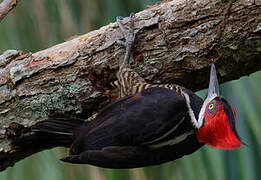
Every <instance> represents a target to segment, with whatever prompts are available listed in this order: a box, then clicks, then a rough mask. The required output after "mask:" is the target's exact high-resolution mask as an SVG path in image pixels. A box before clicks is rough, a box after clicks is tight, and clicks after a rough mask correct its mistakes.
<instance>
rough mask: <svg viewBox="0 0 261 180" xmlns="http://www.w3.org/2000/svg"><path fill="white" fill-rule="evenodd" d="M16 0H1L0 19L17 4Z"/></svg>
mask: <svg viewBox="0 0 261 180" xmlns="http://www.w3.org/2000/svg"><path fill="white" fill-rule="evenodd" d="M17 3H18V0H3V1H2V2H1V4H0V21H1V20H2V19H3V18H4V17H5V16H6V15H7V14H8V13H9V12H10V11H11V10H12V9H13V8H14V7H15V6H16V5H17Z"/></svg>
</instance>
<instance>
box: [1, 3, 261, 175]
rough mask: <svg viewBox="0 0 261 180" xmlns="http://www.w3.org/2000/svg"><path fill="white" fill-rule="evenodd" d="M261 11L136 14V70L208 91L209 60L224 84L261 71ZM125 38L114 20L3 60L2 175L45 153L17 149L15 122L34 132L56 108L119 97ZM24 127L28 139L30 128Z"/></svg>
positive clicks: (75, 110)
mask: <svg viewBox="0 0 261 180" xmlns="http://www.w3.org/2000/svg"><path fill="white" fill-rule="evenodd" d="M260 14H261V8H260V4H258V3H257V1H256V2H254V1H245V0H238V1H236V2H234V3H231V2H229V1H223V0H217V1H209V0H202V1H197V0H195V1H193V0H192V1H186V0H179V1H171V2H167V3H162V4H157V5H156V6H153V7H151V8H149V9H146V10H144V11H142V12H139V13H137V14H136V15H135V17H136V19H135V31H136V32H137V36H136V37H137V43H136V46H135V56H134V60H135V63H134V64H133V68H134V69H135V70H136V71H137V72H138V73H139V74H140V75H141V76H142V77H144V78H145V79H146V80H147V81H148V82H149V83H176V84H180V85H183V86H185V87H187V88H190V89H192V90H194V91H196V90H200V89H203V88H205V87H207V83H208V73H209V66H210V64H211V63H215V64H216V67H217V71H218V72H219V75H220V77H219V78H220V81H221V82H226V81H229V80H232V79H237V78H239V77H241V76H244V75H248V74H250V73H253V72H255V71H258V70H260V69H261V61H260V59H261V47H260V44H261V19H260ZM123 22H125V23H126V22H127V19H125V21H123ZM119 38H122V37H121V35H120V32H119V29H118V25H117V24H116V23H111V24H109V25H107V26H104V27H102V28H100V29H99V30H96V31H93V32H90V33H87V34H85V35H82V36H79V37H77V38H75V39H72V40H70V41H67V42H64V43H62V44H58V45H56V46H53V47H51V48H48V49H46V50H43V51H40V52H36V53H33V54H31V53H28V54H22V53H21V52H19V51H16V50H13V51H8V52H5V53H4V54H3V55H2V56H0V168H1V169H2V170H3V169H5V168H6V167H8V166H11V165H13V164H14V163H15V162H17V161H19V160H20V159H22V158H25V157H27V156H29V155H31V154H32V153H35V152H37V151H40V150H39V149H29V150H28V149H19V148H15V147H14V146H12V145H11V143H10V139H8V138H7V136H6V131H5V128H6V127H8V126H9V125H10V124H11V123H12V122H17V123H19V124H22V125H24V126H25V127H30V126H31V125H33V124H35V123H36V122H37V121H39V120H41V119H43V118H45V117H46V116H47V115H48V112H49V110H50V109H55V110H58V111H62V112H64V113H71V114H76V115H77V116H80V117H83V118H88V117H89V116H91V115H92V113H93V112H95V111H98V110H99V109H100V108H101V107H103V106H104V105H105V104H107V103H109V102H110V101H112V100H114V99H115V98H116V97H117V92H118V90H115V89H112V87H110V83H111V82H112V81H114V80H116V72H117V70H118V63H119V60H120V59H121V58H123V55H124V50H123V49H121V48H119V47H118V46H117V45H116V43H115V41H116V40H117V39H119ZM11 125H12V124H11ZM21 129H22V130H21V131H20V133H21V134H23V132H25V131H26V128H23V127H22V128H21ZM18 135H19V134H18Z"/></svg>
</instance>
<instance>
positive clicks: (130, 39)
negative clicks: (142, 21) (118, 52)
mask: <svg viewBox="0 0 261 180" xmlns="http://www.w3.org/2000/svg"><path fill="white" fill-rule="evenodd" d="M134 17H135V14H134V13H131V14H130V16H129V18H130V19H129V30H128V32H127V31H126V29H125V28H124V26H123V24H122V22H121V20H122V19H123V18H122V17H121V16H118V17H117V18H116V21H117V23H118V25H119V28H120V32H121V33H122V35H123V36H124V38H125V42H123V41H121V40H116V42H117V43H118V44H119V45H121V46H124V47H125V48H126V53H125V56H124V60H123V62H122V63H121V64H120V69H121V68H122V67H123V66H124V65H125V64H129V63H131V62H133V55H132V49H133V45H134V41H135V33H134Z"/></svg>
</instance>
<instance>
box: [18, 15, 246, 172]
mask: <svg viewBox="0 0 261 180" xmlns="http://www.w3.org/2000/svg"><path fill="white" fill-rule="evenodd" d="M121 19H122V18H119V17H118V18H117V22H118V25H119V28H120V31H121V33H122V34H123V36H124V38H125V42H123V41H120V40H118V41H117V42H118V43H119V44H121V45H123V46H125V48H126V53H125V57H124V59H123V62H121V63H120V67H119V72H118V73H117V77H118V87H119V88H120V98H119V99H117V100H116V101H114V102H112V103H111V104H109V105H108V106H106V107H105V108H103V109H102V110H101V111H100V112H99V113H98V114H97V116H96V117H95V118H94V119H93V120H92V121H87V120H85V119H80V118H76V117H71V116H68V115H64V114H58V113H57V114H54V115H50V117H48V119H47V120H43V121H40V122H38V123H36V124H35V125H33V126H32V127H31V131H32V132H33V136H31V137H30V138H27V139H24V140H22V141H23V144H28V143H31V144H34V146H35V147H36V148H43V147H44V148H52V147H56V146H63V147H68V148H70V151H69V155H68V156H66V157H64V158H62V159H61V160H62V161H64V162H67V163H73V164H89V165H94V166H98V167H103V168H115V169H126V168H138V167H145V166H152V165H159V164H162V163H165V162H169V161H173V160H176V159H178V158H181V157H183V156H185V155H189V154H192V153H193V152H195V151H197V150H198V149H200V148H201V147H202V146H204V145H205V144H206V145H208V146H210V147H213V148H220V149H224V150H230V149H235V148H238V147H240V146H241V145H243V144H244V143H243V142H242V140H241V138H240V137H239V135H238V132H237V130H236V114H235V110H234V108H233V107H232V106H231V105H230V104H229V103H228V101H227V100H226V99H225V98H223V97H222V96H221V95H220V92H219V83H218V79H217V72H216V68H215V65H214V64H212V65H211V68H210V79H209V87H208V93H207V96H206V98H205V99H204V100H203V99H202V98H200V97H199V96H197V95H196V94H195V93H194V92H192V91H191V90H189V89H187V88H185V87H182V86H179V85H164V84H163V85H153V84H148V83H146V82H145V81H144V79H143V78H141V77H140V76H139V75H138V73H137V72H135V71H133V70H132V69H131V68H130V67H129V66H130V65H129V64H130V61H131V58H132V55H131V53H132V49H133V45H134V41H135V34H134V30H133V26H134V15H133V14H131V15H130V17H129V23H130V26H129V32H127V31H126V30H125V29H124V27H123V25H122V24H121ZM22 141H21V142H22Z"/></svg>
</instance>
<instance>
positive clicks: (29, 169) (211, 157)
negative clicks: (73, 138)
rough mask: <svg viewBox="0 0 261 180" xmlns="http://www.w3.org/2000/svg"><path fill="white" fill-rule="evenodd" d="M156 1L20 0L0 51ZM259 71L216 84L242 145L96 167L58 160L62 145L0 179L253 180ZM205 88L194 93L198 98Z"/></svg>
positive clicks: (257, 160) (2, 26)
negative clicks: (135, 164)
mask: <svg viewBox="0 0 261 180" xmlns="http://www.w3.org/2000/svg"><path fill="white" fill-rule="evenodd" d="M155 2H156V0H154V1H152V0H125V1H123V0H96V1H95V0H56V1H53V0H27V1H20V2H19V5H18V7H16V8H15V9H14V10H13V11H12V12H11V13H10V14H9V15H8V16H7V17H6V18H5V19H4V20H3V21H2V22H1V23H0V42H1V43H0V52H3V51H4V50H7V49H21V50H23V51H25V52H29V51H31V52H36V51H39V50H41V49H44V48H47V47H49V46H52V45H55V44H57V43H60V42H63V41H64V40H65V39H66V38H68V37H70V36H73V35H77V34H83V33H86V32H88V31H91V30H94V29H98V28H99V27H101V26H103V25H106V24H108V23H110V22H114V20H115V17H116V16H118V15H121V16H128V15H129V13H130V12H138V11H140V10H142V9H145V8H146V6H147V5H149V4H153V3H155ZM260 75H261V72H257V73H255V74H253V75H251V76H250V77H243V78H241V79H240V80H237V81H232V82H229V83H226V84H224V85H222V87H221V92H222V94H223V96H224V97H226V98H227V99H228V100H229V101H230V102H231V104H233V105H234V107H235V109H236V112H237V128H238V131H239V134H240V135H241V137H242V139H243V141H244V142H246V143H247V146H243V147H241V148H239V149H237V150H234V151H222V150H216V149H212V148H210V147H207V146H205V147H203V148H201V150H199V151H197V152H196V153H194V154H192V155H189V156H186V157H183V158H181V159H179V160H176V161H173V162H169V163H165V164H163V165H160V166H153V167H147V168H139V169H131V170H111V169H102V168H97V167H93V166H89V165H71V164H65V163H61V162H60V161H59V157H63V156H65V154H66V153H67V150H65V149H64V148H56V149H54V150H48V151H44V152H40V153H38V154H35V155H33V156H31V157H29V158H27V159H25V160H23V161H20V162H19V163H17V164H16V165H15V166H14V167H13V168H8V169H7V170H6V171H4V172H2V173H0V179H1V180H17V179H19V180H34V179H37V180H46V179H51V180H76V179H77V180H94V179H95V180H105V179H106V180H123V179H124V180H131V179H135V180H161V179H175V180H181V179H193V180H197V179H198V180H207V179H211V180H220V179H222V180H224V179H229V180H243V179H248V180H258V179H259V178H260V177H261V172H260V168H261V155H260V153H261V141H260V139H261V131H260V129H259V128H260V127H261V121H260V118H259V117H261V111H260V107H261V96H260V90H261V76H260ZM205 93H206V92H205V91H201V92H198V94H199V95H200V96H201V97H204V95H205Z"/></svg>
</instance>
